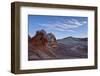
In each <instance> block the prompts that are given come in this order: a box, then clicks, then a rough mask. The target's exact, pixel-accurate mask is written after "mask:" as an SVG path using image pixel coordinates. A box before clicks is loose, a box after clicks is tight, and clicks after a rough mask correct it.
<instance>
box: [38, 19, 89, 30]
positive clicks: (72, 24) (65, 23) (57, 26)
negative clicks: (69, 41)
mask: <svg viewBox="0 0 100 76" xmlns="http://www.w3.org/2000/svg"><path fill="white" fill-rule="evenodd" d="M86 23H87V21H81V22H80V21H79V20H77V19H74V18H73V19H70V20H68V19H62V20H58V21H57V22H55V23H52V22H49V23H46V24H39V25H40V26H41V27H43V28H46V29H53V30H58V31H71V32H73V30H72V29H75V28H78V27H80V26H83V25H84V24H86Z"/></svg>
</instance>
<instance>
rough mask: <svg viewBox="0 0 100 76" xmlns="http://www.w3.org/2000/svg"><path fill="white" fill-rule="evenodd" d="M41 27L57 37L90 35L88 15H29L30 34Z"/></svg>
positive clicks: (33, 33)
mask: <svg viewBox="0 0 100 76" xmlns="http://www.w3.org/2000/svg"><path fill="white" fill-rule="evenodd" d="M41 29H44V30H45V31H46V32H48V33H50V32H52V33H53V34H54V35H55V36H56V38H57V39H61V38H65V37H68V36H73V37H78V38H84V37H88V17H77V16H45V15H28V32H29V35H30V36H31V37H32V36H34V35H35V33H36V31H37V30H41Z"/></svg>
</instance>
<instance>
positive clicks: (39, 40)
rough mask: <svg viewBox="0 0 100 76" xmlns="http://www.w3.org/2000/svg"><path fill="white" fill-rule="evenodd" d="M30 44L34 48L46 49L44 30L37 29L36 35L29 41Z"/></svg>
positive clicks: (46, 42)
mask: <svg viewBox="0 0 100 76" xmlns="http://www.w3.org/2000/svg"><path fill="white" fill-rule="evenodd" d="M30 42H31V43H32V45H33V46H34V47H35V48H34V49H35V50H42V51H46V50H48V39H47V37H46V35H45V33H44V32H42V31H37V33H36V35H35V36H34V37H33V38H32V39H31V41H30Z"/></svg>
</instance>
